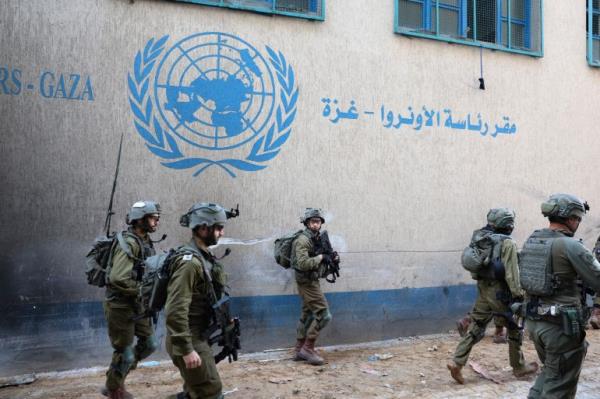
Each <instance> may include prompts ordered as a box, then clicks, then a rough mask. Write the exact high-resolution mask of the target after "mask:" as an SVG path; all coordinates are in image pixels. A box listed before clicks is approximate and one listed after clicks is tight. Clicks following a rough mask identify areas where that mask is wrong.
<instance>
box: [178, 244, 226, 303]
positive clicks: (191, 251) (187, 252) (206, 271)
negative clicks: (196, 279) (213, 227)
mask: <svg viewBox="0 0 600 399" xmlns="http://www.w3.org/2000/svg"><path fill="white" fill-rule="evenodd" d="M179 250H181V253H182V254H183V256H184V257H185V256H186V255H188V256H195V257H196V258H198V259H199V260H200V264H201V265H202V273H203V274H204V276H205V277H206V280H207V281H208V286H209V288H210V292H209V293H210V296H211V302H212V303H211V305H214V304H215V303H216V302H217V293H216V292H215V288H214V287H213V281H212V280H213V279H212V276H211V273H210V270H209V269H208V267H207V266H206V261H205V259H204V256H202V253H200V251H198V250H197V249H196V248H192V247H190V246H188V245H184V246H183V247H180V249H179ZM184 260H186V259H184ZM188 260H191V258H190V259H188Z"/></svg>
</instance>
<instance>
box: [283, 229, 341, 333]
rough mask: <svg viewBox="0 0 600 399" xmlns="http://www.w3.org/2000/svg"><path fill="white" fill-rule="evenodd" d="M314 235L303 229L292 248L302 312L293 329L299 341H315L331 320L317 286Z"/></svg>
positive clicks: (319, 265)
mask: <svg viewBox="0 0 600 399" xmlns="http://www.w3.org/2000/svg"><path fill="white" fill-rule="evenodd" d="M318 234H319V233H313V232H312V231H310V230H309V229H305V230H304V232H302V234H300V235H299V236H298V238H296V239H295V240H294V243H293V244H292V259H291V263H292V267H293V268H294V271H295V275H296V285H297V287H298V294H299V295H300V298H301V299H302V312H301V314H300V320H299V322H298V328H297V339H299V340H305V339H310V340H316V339H317V338H318V337H319V332H320V331H321V329H323V327H325V326H326V325H327V323H328V322H329V321H330V320H331V313H330V312H329V306H328V304H327V299H326V298H325V295H324V294H323V291H322V290H321V283H320V282H319V278H320V277H321V276H322V274H323V271H324V270H323V268H324V266H323V265H322V263H321V260H320V259H319V257H318V256H314V250H313V247H314V244H313V239H318ZM311 254H312V255H313V256H311Z"/></svg>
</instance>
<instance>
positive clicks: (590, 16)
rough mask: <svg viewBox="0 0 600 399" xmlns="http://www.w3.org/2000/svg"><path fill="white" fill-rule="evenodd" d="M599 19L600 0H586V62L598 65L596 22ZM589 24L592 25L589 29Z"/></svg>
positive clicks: (599, 41)
mask: <svg viewBox="0 0 600 399" xmlns="http://www.w3.org/2000/svg"><path fill="white" fill-rule="evenodd" d="M599 20H600V1H599V0H588V1H587V24H586V29H587V36H588V46H587V47H588V54H587V59H588V63H589V64H590V65H593V66H600V32H599V31H598V22H599ZM590 26H591V27H592V28H591V29H590Z"/></svg>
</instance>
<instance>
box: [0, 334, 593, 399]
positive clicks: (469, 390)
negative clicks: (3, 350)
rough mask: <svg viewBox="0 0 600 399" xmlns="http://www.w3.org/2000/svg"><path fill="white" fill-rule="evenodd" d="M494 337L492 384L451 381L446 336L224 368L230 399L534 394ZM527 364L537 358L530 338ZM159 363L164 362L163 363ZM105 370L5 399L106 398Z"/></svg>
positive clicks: (167, 378)
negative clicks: (320, 358) (313, 362)
mask: <svg viewBox="0 0 600 399" xmlns="http://www.w3.org/2000/svg"><path fill="white" fill-rule="evenodd" d="M489 334H491V331H488V336H487V337H486V338H485V339H484V340H483V341H482V342H480V343H479V344H478V345H477V346H475V348H474V350H473V352H472V353H471V358H470V361H471V362H473V366H474V367H475V368H477V367H478V366H479V367H481V368H483V369H484V373H485V372H487V373H488V377H490V378H491V379H493V380H496V382H494V381H492V380H491V379H486V378H484V377H482V376H481V375H480V374H477V373H476V372H475V371H474V370H473V367H470V366H469V367H465V369H464V376H465V379H466V384H465V385H464V386H460V385H458V384H456V383H455V382H454V381H453V380H452V379H451V378H450V375H449V373H448V371H447V369H446V363H447V361H448V360H449V359H450V358H451V356H452V353H453V351H454V348H455V347H456V344H457V343H458V340H459V337H458V335H457V334H456V333H455V332H452V333H449V334H443V335H431V336H422V337H410V338H400V339H397V340H391V341H385V342H379V343H371V344H369V343H366V344H361V345H352V346H341V347H331V348H325V349H322V350H321V353H322V354H323V355H324V357H325V358H326V360H327V364H325V365H324V366H317V367H315V366H310V365H307V364H305V363H301V362H293V361H292V360H290V352H289V351H288V350H274V351H268V352H263V353H257V354H248V355H244V356H242V357H241V358H240V360H239V361H238V362H234V363H232V364H228V363H227V362H226V361H224V362H221V363H220V364H219V366H218V368H219V372H220V374H221V378H222V380H223V383H224V391H225V392H228V391H229V392H228V393H226V398H227V399H230V398H231V399H235V398H297V399H304V398H306V399H309V398H310V399H314V398H318V399H334V398H429V399H431V398H457V397H461V398H515V397H521V398H523V397H526V394H527V391H528V389H529V387H530V386H531V384H532V382H533V379H534V377H530V378H527V379H522V380H517V379H516V378H515V377H513V375H512V373H511V369H510V367H509V365H508V345H506V344H494V343H493V342H492V340H491V337H490V336H489ZM588 341H589V342H590V347H589V350H588V355H587V359H586V363H585V364H584V371H583V373H582V376H581V379H580V384H579V385H580V389H579V393H578V398H588V397H590V398H593V397H600V395H596V394H595V392H600V381H598V379H597V378H596V376H597V375H599V373H598V370H600V357H599V356H598V355H599V354H600V331H588ZM523 348H524V353H525V359H526V360H527V361H533V360H537V356H536V354H535V350H534V348H533V344H532V343H531V342H530V341H529V340H528V339H525V342H524V345H523ZM155 363H156V362H155ZM103 375H104V370H103V368H97V369H90V370H81V371H76V372H65V373H56V374H52V373H48V374H44V375H40V376H38V379H37V380H36V381H35V382H33V383H32V384H29V385H22V386H18V387H7V388H2V389H0V398H6V399H8V398H10V399H28V398H44V399H55V398H56V399H58V398H61V399H75V398H102V396H101V395H100V394H99V393H98V392H99V389H100V387H101V386H102V384H103V383H104V379H103ZM127 381H128V383H127V387H128V390H129V391H130V392H132V393H133V394H134V395H135V397H136V398H164V397H166V396H168V395H169V394H173V393H176V392H177V391H179V390H180V389H181V380H180V377H179V374H178V371H177V370H176V369H175V368H174V367H173V366H172V365H171V364H170V363H169V362H161V363H160V364H158V365H154V366H152V367H144V368H140V369H138V370H135V371H133V372H132V373H131V374H130V376H129V377H128V380H127Z"/></svg>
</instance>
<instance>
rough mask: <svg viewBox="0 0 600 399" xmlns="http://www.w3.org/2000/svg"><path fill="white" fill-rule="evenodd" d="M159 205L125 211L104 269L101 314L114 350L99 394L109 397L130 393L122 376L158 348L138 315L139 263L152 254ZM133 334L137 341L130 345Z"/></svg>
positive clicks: (149, 203)
mask: <svg viewBox="0 0 600 399" xmlns="http://www.w3.org/2000/svg"><path fill="white" fill-rule="evenodd" d="M159 219H160V205H159V204H158V203H156V202H154V201H138V202H136V203H135V204H133V206H132V207H131V210H130V211H129V213H128V214H127V219H126V222H127V224H128V225H129V228H128V229H127V231H124V232H122V233H119V234H117V239H116V241H115V243H114V244H113V248H112V251H111V261H110V262H109V265H108V268H109V270H107V280H108V281H107V285H106V299H105V301H104V315H105V317H106V322H107V325H108V336H109V338H110V343H111V345H112V347H113V349H114V352H113V356H112V363H111V364H110V367H109V369H108V371H107V372H106V385H105V387H104V388H102V394H103V395H104V396H108V397H109V398H111V399H128V398H132V397H133V396H132V395H131V394H130V393H129V392H127V390H126V389H125V385H124V383H125V378H126V377H127V374H128V373H129V371H130V370H133V369H135V367H136V365H137V363H138V362H139V361H140V360H142V359H144V358H146V357H148V356H150V355H151V354H152V353H153V352H154V351H155V350H156V349H157V347H158V340H157V339H156V337H155V336H154V329H153V328H152V321H151V319H150V318H149V317H139V316H140V315H141V312H142V309H141V306H140V305H141V304H140V298H139V285H140V282H141V277H142V273H143V268H142V266H143V265H142V262H143V260H144V259H146V258H147V257H149V256H152V255H154V253H155V251H154V247H153V245H152V240H151V239H150V235H149V234H150V233H154V232H155V231H156V230H157V228H158V223H159ZM134 337H137V343H136V345H135V347H134V346H133V340H134Z"/></svg>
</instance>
